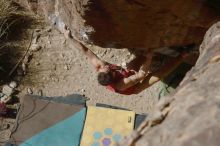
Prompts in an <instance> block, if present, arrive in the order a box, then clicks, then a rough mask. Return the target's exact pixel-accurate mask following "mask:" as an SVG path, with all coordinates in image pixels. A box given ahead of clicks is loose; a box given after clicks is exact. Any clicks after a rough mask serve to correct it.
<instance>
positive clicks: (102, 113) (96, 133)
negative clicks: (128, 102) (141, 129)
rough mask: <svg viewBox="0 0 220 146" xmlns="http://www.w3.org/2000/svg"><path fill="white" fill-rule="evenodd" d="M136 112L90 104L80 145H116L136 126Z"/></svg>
mask: <svg viewBox="0 0 220 146" xmlns="http://www.w3.org/2000/svg"><path fill="white" fill-rule="evenodd" d="M134 118H135V113H134V112H132V111H124V110H117V109H109V108H102V107H92V106H89V107H88V109H87V116H86V122H85V125H84V130H83V134H82V138H81V145H80V146H114V145H115V144H116V143H117V142H119V141H120V140H121V139H122V138H123V137H124V136H127V135H129V134H130V133H131V132H132V130H133V128H134Z"/></svg>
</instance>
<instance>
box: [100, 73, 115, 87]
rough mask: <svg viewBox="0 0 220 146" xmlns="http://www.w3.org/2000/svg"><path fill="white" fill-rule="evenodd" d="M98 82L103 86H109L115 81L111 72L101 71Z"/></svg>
mask: <svg viewBox="0 0 220 146" xmlns="http://www.w3.org/2000/svg"><path fill="white" fill-rule="evenodd" d="M98 82H99V84H100V85H102V86H107V85H109V84H111V83H112V82H113V78H112V74H111V72H100V73H98Z"/></svg>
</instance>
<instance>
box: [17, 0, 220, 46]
mask: <svg viewBox="0 0 220 146" xmlns="http://www.w3.org/2000/svg"><path fill="white" fill-rule="evenodd" d="M27 1H29V4H28V2H27ZM31 1H32V0H26V2H25V1H23V0H22V1H21V2H23V4H25V5H28V6H27V7H29V8H32V9H34V10H35V11H38V12H39V13H41V14H44V15H45V16H46V17H47V18H49V19H50V20H52V21H55V17H59V21H60V20H62V21H64V23H65V24H66V25H67V26H68V27H70V29H71V30H72V32H73V34H74V35H75V36H76V37H77V38H79V39H81V40H83V41H87V39H89V41H90V42H93V43H94V44H96V45H98V46H101V47H104V48H106V47H112V48H121V47H123V48H124V47H126V48H135V49H147V48H158V47H164V46H173V45H186V44H190V43H197V44H199V43H200V42H201V41H202V38H203V36H204V33H205V31H206V30H207V29H208V28H209V27H210V26H211V25H212V24H213V23H214V22H216V20H217V19H218V18H219V15H218V13H217V11H215V9H213V7H212V8H211V7H210V5H209V4H208V2H207V1H206V0H195V1H192V0H166V1H164V0H159V1H154V0H112V1H106V0H90V1H89V0H38V1H35V2H31ZM211 1H213V0H211ZM209 2H210V0H209ZM217 2H218V1H217ZM217 2H214V5H217V4H218V3H217ZM215 3H216V4H215ZM212 4H213V3H212ZM87 37H88V38H87Z"/></svg>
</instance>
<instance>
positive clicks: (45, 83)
mask: <svg viewBox="0 0 220 146" xmlns="http://www.w3.org/2000/svg"><path fill="white" fill-rule="evenodd" d="M45 27H46V28H45ZM45 27H44V28H43V29H41V32H40V33H41V35H40V37H39V38H38V42H37V44H39V45H40V46H41V49H40V50H39V51H37V52H34V54H33V58H32V60H31V61H30V63H29V64H28V70H27V75H26V76H25V78H24V80H23V81H22V83H21V85H20V87H19V90H20V91H21V93H20V94H19V96H23V95H24V94H26V93H27V90H30V89H28V88H31V90H33V93H34V94H39V93H41V92H42V93H43V95H44V96H65V95H68V94H73V93H78V94H83V95H85V96H86V97H88V98H89V99H90V100H89V101H88V102H87V103H88V105H95V104H96V103H103V104H109V105H113V106H119V107H122V108H127V109H131V110H134V111H135V112H137V113H148V112H149V111H150V110H151V109H152V107H153V105H154V104H155V103H156V102H157V100H158V96H159V91H160V83H158V84H156V85H154V86H152V87H151V88H149V89H146V90H145V91H143V92H142V93H140V94H138V95H131V96H124V95H119V94H116V93H113V92H110V91H109V90H107V89H105V87H102V86H100V85H98V83H97V79H96V72H95V70H94V68H93V67H92V66H91V65H90V64H89V62H88V60H87V58H86V57H85V56H84V55H83V53H82V52H80V51H78V50H77V49H76V48H73V49H72V48H71V47H70V46H68V44H67V43H66V41H65V39H64V36H63V34H61V33H59V32H58V31H57V30H55V29H52V30H51V31H49V32H48V30H49V29H48V26H45ZM91 49H92V50H93V51H94V52H95V53H96V54H97V55H98V56H99V57H100V58H102V59H103V60H106V61H108V62H110V63H114V64H121V63H122V62H129V61H130V60H131V59H133V58H134V56H133V55H132V54H131V53H130V52H129V51H128V50H127V49H121V50H118V49H111V48H107V49H102V48H97V47H96V48H93V47H92V48H91Z"/></svg>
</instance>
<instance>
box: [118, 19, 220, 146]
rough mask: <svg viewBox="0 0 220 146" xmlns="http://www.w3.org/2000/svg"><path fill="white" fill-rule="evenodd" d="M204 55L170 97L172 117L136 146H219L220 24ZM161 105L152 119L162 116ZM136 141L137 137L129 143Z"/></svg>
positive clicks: (205, 44)
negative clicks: (160, 113) (159, 113)
mask: <svg viewBox="0 0 220 146" xmlns="http://www.w3.org/2000/svg"><path fill="white" fill-rule="evenodd" d="M200 52H201V54H200V57H199V60H198V61H197V63H196V65H195V67H194V68H193V69H192V70H191V71H190V72H189V73H188V74H187V76H186V77H185V79H184V81H183V82H182V83H181V86H180V87H179V89H178V91H177V92H176V94H175V95H174V96H173V97H167V98H173V99H174V101H173V102H171V103H170V106H169V109H170V110H169V113H168V115H167V116H166V117H164V118H165V119H164V120H163V121H161V123H159V124H157V125H155V126H151V128H148V130H146V131H145V132H144V134H143V133H142V134H143V136H140V138H137V139H136V140H135V142H134V143H133V145H132V146H208V145H210V146H219V144H220V139H219V135H220V90H219V87H220V74H219V71H220V22H219V23H217V24H215V25H214V26H212V27H211V29H210V30H209V31H208V32H207V33H206V35H205V39H204V41H203V43H202V45H201V47H200ZM170 101H171V100H170ZM160 103H161V102H159V103H158V105H156V107H155V112H154V113H153V114H152V116H151V117H155V114H158V113H157V112H156V111H158V110H157V108H158V107H159V106H160V105H159V104H160ZM162 112H163V111H162ZM149 119H150V118H149ZM149 119H148V120H149ZM136 133H137V132H136ZM134 135H135V133H134ZM132 139H134V136H133V137H132V136H131V137H130V138H128V139H127V140H126V142H127V141H132ZM122 145H123V146H126V145H130V144H122Z"/></svg>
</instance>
